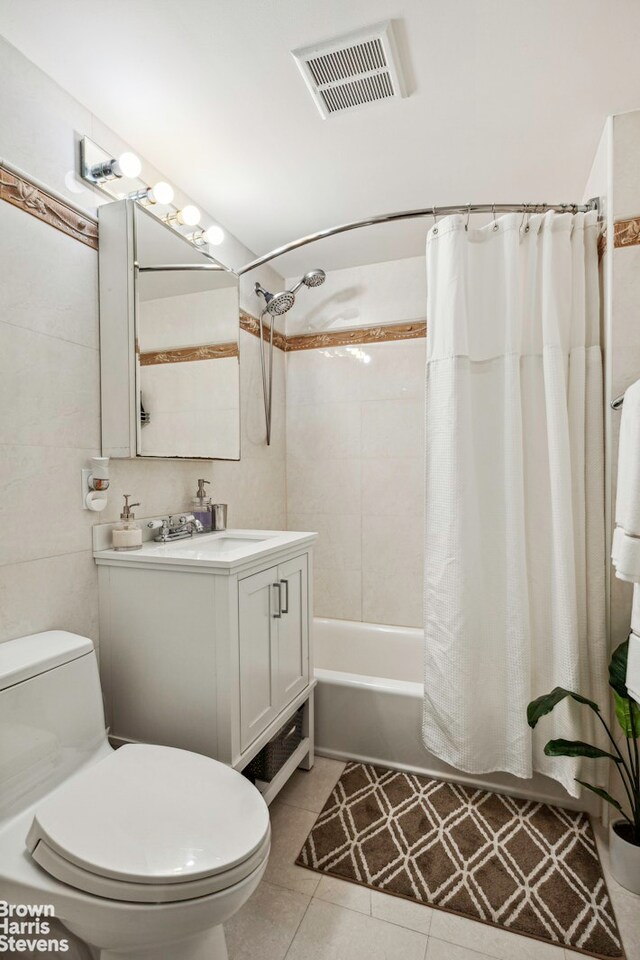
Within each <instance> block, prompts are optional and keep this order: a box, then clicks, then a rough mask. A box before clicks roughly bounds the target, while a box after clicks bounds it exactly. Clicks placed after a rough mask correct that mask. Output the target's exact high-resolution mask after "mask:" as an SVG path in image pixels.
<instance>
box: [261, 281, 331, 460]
mask: <svg viewBox="0 0 640 960" xmlns="http://www.w3.org/2000/svg"><path fill="white" fill-rule="evenodd" d="M325 279H326V276H325V272H324V270H320V269H316V270H309V271H308V272H307V273H305V275H304V277H302V278H301V279H300V280H298V282H297V283H296V284H294V286H293V287H292V288H291V290H281V291H280V293H269V291H268V290H265V289H264V287H263V286H261V285H260V284H259V283H256V285H255V291H256V294H257V295H258V296H260V297H262V298H263V300H264V303H265V306H264V310H263V311H262V313H261V314H260V320H259V322H260V366H261V368H262V390H263V393H264V414H265V420H266V424H267V446H268V445H269V444H270V443H271V400H272V396H273V393H272V386H273V329H274V327H275V325H276V319H275V318H276V317H281V316H282V315H283V314H284V313H287V312H288V311H289V310H291V307H292V306H293V305H294V303H295V302H296V292H297V291H298V290H299V289H300V287H301V286H303V285H304V286H305V287H319V286H320V284H321V283H324V281H325ZM265 313H268V314H269V316H270V317H272V318H273V319H272V322H271V324H270V329H269V334H268V343H269V363H268V365H267V362H266V357H265V345H264V341H265V330H264V325H263V320H264V315H265Z"/></svg>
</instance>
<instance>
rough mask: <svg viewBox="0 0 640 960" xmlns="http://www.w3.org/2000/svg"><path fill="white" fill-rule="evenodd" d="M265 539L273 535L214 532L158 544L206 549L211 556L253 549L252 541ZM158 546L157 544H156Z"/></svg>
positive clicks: (271, 538) (260, 541)
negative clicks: (256, 535) (258, 535)
mask: <svg viewBox="0 0 640 960" xmlns="http://www.w3.org/2000/svg"><path fill="white" fill-rule="evenodd" d="M267 540H273V537H270V536H266V537H254V536H246V537H243V536H241V535H240V534H238V533H216V534H207V533H202V534H194V535H193V537H185V539H184V540H175V541H174V542H173V543H171V544H159V546H173V547H175V548H176V549H177V550H179V549H180V548H181V547H183V548H186V549H193V548H194V547H195V548H196V549H197V550H204V549H206V551H207V553H211V555H212V556H218V555H220V554H226V553H233V552H235V551H237V550H243V551H244V552H245V553H247V552H248V553H251V552H252V551H253V544H254V543H265V542H266V541H267ZM156 546H158V544H156Z"/></svg>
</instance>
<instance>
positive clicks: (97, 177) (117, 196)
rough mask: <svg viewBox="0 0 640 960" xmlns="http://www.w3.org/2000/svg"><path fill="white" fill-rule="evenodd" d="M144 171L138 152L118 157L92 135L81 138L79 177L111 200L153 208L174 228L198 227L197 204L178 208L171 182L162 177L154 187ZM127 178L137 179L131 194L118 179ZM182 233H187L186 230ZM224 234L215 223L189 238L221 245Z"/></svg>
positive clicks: (198, 212) (199, 242)
mask: <svg viewBox="0 0 640 960" xmlns="http://www.w3.org/2000/svg"><path fill="white" fill-rule="evenodd" d="M141 173H142V163H141V162H140V159H139V157H137V156H136V155H135V153H131V151H129V150H126V151H125V152H124V153H121V154H120V155H119V156H118V157H116V158H114V157H113V155H112V154H111V153H110V152H107V151H106V150H104V149H103V147H101V146H100V144H98V143H95V142H94V141H93V140H91V139H90V137H82V139H81V140H80V165H79V176H80V177H81V179H82V180H84V181H85V182H86V183H90V184H91V186H92V187H94V188H95V189H97V190H99V191H100V192H101V193H104V194H106V195H107V196H108V197H109V198H110V199H111V200H122V199H124V198H125V197H126V198H127V199H128V200H133V201H134V202H137V203H140V204H142V206H144V207H147V208H150V212H152V211H153V213H154V215H155V216H156V217H157V218H158V219H159V220H162V221H163V223H166V224H167V225H168V226H170V227H172V228H173V229H174V230H177V231H180V232H181V228H182V227H194V228H197V227H198V225H199V223H200V218H201V216H202V214H201V213H200V211H199V210H198V208H197V207H196V206H195V205H194V204H192V203H187V204H185V205H184V207H182V209H180V210H179V209H177V208H176V207H175V206H174V204H173V197H174V190H173V187H172V186H171V184H170V183H167V182H166V180H159V181H158V182H157V183H155V184H154V185H153V186H148V185H147V184H145V182H144V180H143V179H142V178H141V177H140V174H141ZM123 177H125V178H127V179H129V180H137V181H138V182H137V184H134V186H137V189H136V190H133V191H132V192H130V193H126V192H125V191H122V189H121V185H120V184H119V183H118V181H119V180H121V179H122V178H123ZM156 206H158V207H161V208H163V207H164V208H167V207H168V208H169V209H168V210H166V209H164V210H158V211H156V210H154V209H153V208H154V207H156ZM181 235H182V236H185V234H184V233H181ZM224 236H225V234H224V230H223V229H222V227H219V226H218V225H217V224H211V225H210V226H209V227H201V228H199V229H195V230H194V232H193V233H191V234H190V235H188V236H186V239H187V240H190V241H191V243H193V244H194V246H196V247H204V246H207V245H212V246H217V245H218V244H220V243H222V241H223V240H224Z"/></svg>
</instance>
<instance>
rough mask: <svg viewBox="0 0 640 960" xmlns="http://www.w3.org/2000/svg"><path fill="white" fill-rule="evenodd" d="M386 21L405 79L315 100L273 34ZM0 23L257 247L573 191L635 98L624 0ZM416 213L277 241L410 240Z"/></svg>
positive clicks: (281, 39) (354, 6) (2, 11)
mask: <svg viewBox="0 0 640 960" xmlns="http://www.w3.org/2000/svg"><path fill="white" fill-rule="evenodd" d="M386 18H393V19H396V20H398V21H399V34H400V38H401V51H402V55H403V59H404V63H405V70H406V72H407V74H408V77H409V87H410V90H411V96H410V97H409V98H408V99H406V100H393V101H389V102H387V103H380V104H376V105H373V106H371V107H368V108H367V109H365V110H363V111H362V112H357V113H353V114H345V115H344V116H338V117H334V118H332V119H330V120H322V119H321V118H320V116H319V114H318V112H317V109H316V107H315V106H314V104H313V102H312V100H311V98H310V96H309V94H308V92H307V90H306V88H305V85H304V82H303V80H302V78H301V76H300V75H299V72H298V69H297V67H296V65H295V63H294V61H293V58H292V57H291V55H290V53H289V51H290V50H292V49H294V48H296V47H299V46H304V45H306V44H310V43H312V42H314V41H318V40H323V39H327V38H330V37H332V36H336V35H339V34H340V33H344V32H346V31H351V30H354V29H357V28H359V27H361V26H367V25H369V24H372V23H374V22H376V21H378V20H382V19H386ZM0 32H1V33H2V34H4V35H5V36H6V37H7V39H8V40H9V41H10V42H11V43H13V44H14V45H15V46H17V47H18V48H19V49H20V50H22V51H23V52H24V53H25V54H26V56H28V57H29V58H30V59H31V60H33V61H35V63H37V64H38V65H39V66H40V67H41V68H42V69H44V70H45V71H46V72H47V73H49V74H50V75H51V76H52V77H53V78H54V79H55V80H57V81H58V82H59V83H60V84H61V86H63V87H64V88H65V89H67V90H68V91H69V92H70V93H72V94H73V95H74V96H75V97H76V98H77V99H78V100H80V101H81V102H82V103H84V104H85V105H86V106H87V107H88V108H89V109H90V110H91V111H92V112H93V113H95V114H96V115H97V116H99V117H100V118H101V119H102V120H103V121H104V122H105V123H106V124H107V125H109V126H111V127H112V128H113V129H114V130H116V131H117V132H118V133H119V134H120V135H121V136H122V137H123V138H124V139H126V140H128V141H129V142H131V143H132V144H133V145H134V147H135V148H136V149H137V150H138V151H139V152H140V153H141V154H142V155H144V156H145V157H147V158H148V159H149V161H151V162H152V163H154V164H155V165H156V166H157V167H159V168H160V169H161V170H163V171H165V173H166V175H167V176H168V177H170V178H172V179H173V180H174V182H175V183H177V184H179V185H180V186H181V188H182V189H183V190H185V191H186V192H187V193H189V194H190V195H192V196H193V197H194V198H195V199H196V200H197V201H198V202H199V203H200V204H201V205H202V206H203V207H204V208H205V209H207V210H208V211H209V212H210V213H211V214H212V215H213V216H215V217H216V218H218V219H219V220H220V222H222V223H223V224H225V225H226V226H227V227H228V229H229V230H231V231H232V232H233V233H235V234H236V236H237V237H238V238H239V239H240V240H242V241H243V242H244V243H246V244H247V245H248V246H249V247H250V248H252V249H253V250H255V251H256V252H257V253H263V252H265V251H267V250H269V249H271V248H273V247H275V246H277V245H279V244H282V243H285V242H287V241H288V240H292V239H294V238H296V237H298V236H301V235H304V234H307V233H311V232H314V231H316V230H319V229H322V228H324V227H327V226H331V225H333V224H336V223H342V222H345V221H347V220H352V219H356V218H363V217H366V216H368V215H370V214H375V213H384V212H387V211H390V210H394V209H403V208H411V207H417V206H431V205H432V204H434V203H435V204H446V203H459V202H463V203H465V202H467V201H473V202H486V203H491V202H493V201H496V202H518V201H523V202H524V201H528V202H533V201H536V200H537V201H543V200H544V201H549V202H565V201H574V200H577V199H580V198H581V193H582V188H583V186H584V184H585V181H586V179H587V176H588V173H589V169H590V167H591V162H592V159H593V154H594V152H595V149H596V146H597V143H598V140H599V136H600V132H601V129H602V125H603V122H604V119H605V117H606V115H607V114H609V113H618V112H623V111H626V110H631V109H634V108H637V107H640V83H639V81H638V53H639V51H640V3H638V0H395V2H393V0H350V2H345V0H315V2H310V0H133V2H131V0H109V2H107V3H105V4H102V5H98V6H95V5H93V6H92V5H91V4H88V3H86V2H81V0H47V2H46V3H45V2H43V0H0ZM427 225H428V224H425V222H424V221H416V222H411V223H409V222H407V223H401V224H394V225H391V226H387V227H382V228H381V227H376V228H369V229H368V230H363V231H356V232H354V233H350V234H347V235H345V236H343V237H340V238H335V239H332V240H325V241H321V242H320V243H318V244H316V245H315V246H314V247H313V248H306V249H304V250H302V251H299V252H297V253H294V254H289V255H288V256H287V257H286V258H283V259H282V260H280V261H277V262H276V263H275V264H274V266H275V267H276V268H277V269H278V270H279V271H280V272H281V273H282V274H283V275H287V276H290V275H292V274H295V273H297V272H302V271H303V270H304V269H306V268H308V267H309V266H315V265H318V266H323V267H325V268H328V269H332V268H336V267H344V266H349V265H353V264H361V263H366V262H373V261H378V260H389V259H396V258H399V257H408V256H415V255H417V254H419V253H420V252H421V250H422V249H423V243H424V235H425V228H426V226H427Z"/></svg>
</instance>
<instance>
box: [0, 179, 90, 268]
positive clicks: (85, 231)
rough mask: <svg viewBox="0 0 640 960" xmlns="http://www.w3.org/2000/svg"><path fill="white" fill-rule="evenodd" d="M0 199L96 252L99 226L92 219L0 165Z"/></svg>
mask: <svg viewBox="0 0 640 960" xmlns="http://www.w3.org/2000/svg"><path fill="white" fill-rule="evenodd" d="M0 200H6V201H7V203H11V204H12V205H13V206H14V207H19V208H20V209H21V210H24V211H25V212H26V213H30V214H31V216H33V217H37V218H38V220H42V221H44V223H48V224H49V225H50V226H51V227H55V228H56V230H60V231H61V232H62V233H66V234H67V235H68V236H70V237H73V238H74V239H75V240H79V241H80V242H81V243H85V244H86V245H87V246H88V247H91V248H92V249H93V250H97V249H98V224H97V222H96V221H95V220H94V219H93V218H92V217H89V216H85V215H84V214H81V213H78V211H77V210H75V209H74V208H73V207H71V206H69V205H68V204H66V203H64V202H63V201H62V200H58V199H57V198H56V197H53V196H52V195H51V194H50V193H47V192H46V191H45V190H42V189H41V188H40V187H37V186H36V185H35V184H34V183H32V182H30V181H29V180H27V179H26V178H25V177H20V176H18V175H17V174H15V173H12V172H11V171H10V170H8V169H7V168H6V167H5V166H4V165H3V164H1V163H0Z"/></svg>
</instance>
